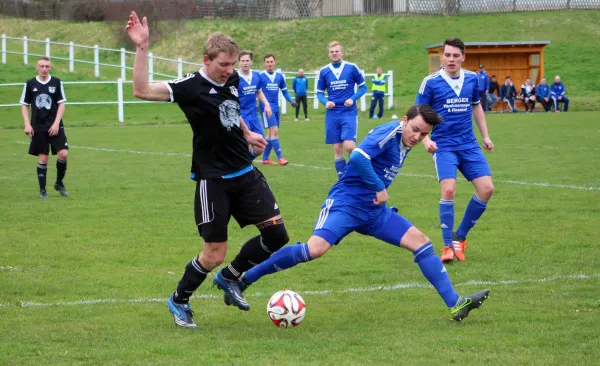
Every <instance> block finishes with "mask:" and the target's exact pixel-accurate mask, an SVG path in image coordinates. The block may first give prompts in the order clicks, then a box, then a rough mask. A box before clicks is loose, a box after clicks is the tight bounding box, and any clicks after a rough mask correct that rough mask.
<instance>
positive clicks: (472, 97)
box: [415, 69, 479, 151]
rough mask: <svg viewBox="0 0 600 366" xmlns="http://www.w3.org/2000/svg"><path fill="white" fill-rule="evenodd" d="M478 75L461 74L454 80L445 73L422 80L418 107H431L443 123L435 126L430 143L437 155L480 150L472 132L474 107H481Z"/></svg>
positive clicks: (417, 101)
mask: <svg viewBox="0 0 600 366" xmlns="http://www.w3.org/2000/svg"><path fill="white" fill-rule="evenodd" d="M478 85H479V82H478V79H477V74H475V73H474V72H471V71H468V70H463V69H461V70H460V76H459V77H458V78H456V79H454V78H451V77H450V76H448V74H446V72H445V71H444V70H443V69H442V70H439V71H436V72H434V73H433V74H431V75H429V76H427V77H426V78H425V79H423V82H422V83H421V87H420V88H419V94H417V100H416V102H415V104H429V105H430V106H431V107H432V108H433V109H434V110H435V111H436V112H437V114H439V115H440V116H442V118H443V120H444V122H443V123H442V124H440V125H436V126H434V128H433V131H432V132H431V139H432V140H433V141H435V143H436V144H437V146H438V151H457V150H466V149H471V148H474V147H478V146H479V145H477V139H476V138H475V134H474V132H473V122H472V121H473V106H474V105H477V104H479V91H478V90H477V89H478Z"/></svg>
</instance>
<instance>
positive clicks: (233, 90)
mask: <svg viewBox="0 0 600 366" xmlns="http://www.w3.org/2000/svg"><path fill="white" fill-rule="evenodd" d="M230 88H231V94H233V95H235V96H236V97H237V96H238V90H237V88H236V87H235V86H230Z"/></svg>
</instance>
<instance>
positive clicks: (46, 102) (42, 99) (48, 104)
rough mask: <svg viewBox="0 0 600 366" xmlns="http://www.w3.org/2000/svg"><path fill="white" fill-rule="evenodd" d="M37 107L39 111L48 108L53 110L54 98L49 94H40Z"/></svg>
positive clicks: (36, 102) (36, 101) (36, 100)
mask: <svg viewBox="0 0 600 366" xmlns="http://www.w3.org/2000/svg"><path fill="white" fill-rule="evenodd" d="M35 106H36V107H38V109H42V108H46V109H48V110H50V108H52V98H50V96H49V95H48V94H40V95H38V96H37V98H35Z"/></svg>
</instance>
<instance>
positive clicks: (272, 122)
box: [260, 54, 297, 165]
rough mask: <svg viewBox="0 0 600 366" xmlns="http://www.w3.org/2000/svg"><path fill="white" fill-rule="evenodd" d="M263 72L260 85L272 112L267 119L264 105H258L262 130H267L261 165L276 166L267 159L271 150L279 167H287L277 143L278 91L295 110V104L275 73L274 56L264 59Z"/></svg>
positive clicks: (279, 75) (269, 55)
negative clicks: (277, 160) (273, 151)
mask: <svg viewBox="0 0 600 366" xmlns="http://www.w3.org/2000/svg"><path fill="white" fill-rule="evenodd" d="M264 62H265V69H266V70H265V71H262V72H261V73H260V79H261V84H262V91H263V93H264V94H265V97H266V98H267V100H268V101H269V103H270V104H271V110H273V116H272V117H269V116H267V115H266V111H265V105H264V104H262V103H260V113H261V116H262V120H263V125H264V128H267V129H268V132H267V139H266V140H267V147H266V148H265V152H264V154H263V160H262V162H261V163H262V164H277V163H276V162H274V161H271V159H269V155H270V154H271V149H274V150H275V154H276V155H277V158H278V159H279V164H280V165H287V163H288V161H287V160H286V159H285V158H284V157H283V152H282V151H281V143H280V142H279V104H278V103H279V91H280V90H281V93H282V94H283V97H284V98H285V99H286V100H287V101H288V102H290V104H291V106H292V107H294V108H296V105H297V104H296V102H295V101H294V99H292V96H291V95H290V92H289V91H288V88H287V84H286V82H285V77H284V76H283V74H281V73H279V72H277V71H275V56H273V55H272V54H268V55H266V56H265V58H264Z"/></svg>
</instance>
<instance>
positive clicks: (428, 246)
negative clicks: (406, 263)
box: [415, 244, 433, 258]
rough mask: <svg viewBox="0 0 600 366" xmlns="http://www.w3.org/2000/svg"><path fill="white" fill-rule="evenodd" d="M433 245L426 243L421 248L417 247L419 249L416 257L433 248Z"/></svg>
mask: <svg viewBox="0 0 600 366" xmlns="http://www.w3.org/2000/svg"><path fill="white" fill-rule="evenodd" d="M432 247H433V245H432V244H426V245H424V246H422V247H421V248H419V249H417V251H416V252H415V258H416V257H418V256H419V255H421V253H423V252H424V251H426V250H427V249H429V248H432Z"/></svg>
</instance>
